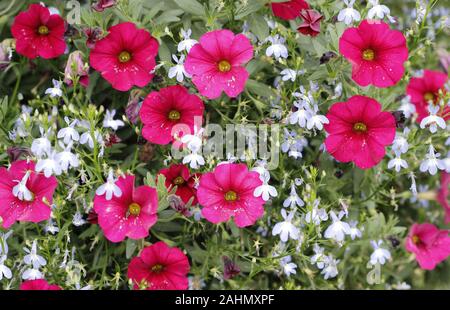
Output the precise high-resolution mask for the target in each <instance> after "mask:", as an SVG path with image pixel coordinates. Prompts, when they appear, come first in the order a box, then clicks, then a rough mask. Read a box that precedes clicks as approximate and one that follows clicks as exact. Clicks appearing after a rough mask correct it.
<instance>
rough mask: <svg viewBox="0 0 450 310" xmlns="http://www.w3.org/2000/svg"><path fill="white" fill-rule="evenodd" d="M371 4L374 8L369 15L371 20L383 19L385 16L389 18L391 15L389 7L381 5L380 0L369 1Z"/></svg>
mask: <svg viewBox="0 0 450 310" xmlns="http://www.w3.org/2000/svg"><path fill="white" fill-rule="evenodd" d="M369 3H370V5H371V6H372V8H371V9H370V10H369V12H368V13H367V17H368V18H369V19H374V18H375V17H377V18H379V19H383V18H384V16H387V17H388V16H389V14H390V13H391V10H390V9H389V8H388V7H387V6H385V5H382V4H380V3H379V0H369Z"/></svg>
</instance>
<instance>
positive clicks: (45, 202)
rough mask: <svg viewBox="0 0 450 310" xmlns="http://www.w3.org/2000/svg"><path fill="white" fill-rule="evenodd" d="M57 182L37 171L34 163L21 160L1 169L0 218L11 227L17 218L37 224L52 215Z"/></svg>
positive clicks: (4, 224)
mask: <svg viewBox="0 0 450 310" xmlns="http://www.w3.org/2000/svg"><path fill="white" fill-rule="evenodd" d="M57 186H58V181H57V180H56V178H55V177H53V176H51V177H49V178H46V177H45V176H44V175H43V174H41V173H37V172H36V170H35V163H34V162H32V161H29V162H27V161H26V160H18V161H15V162H13V163H12V164H11V167H10V168H9V170H7V169H6V168H4V167H1V168H0V217H1V218H2V219H3V223H2V226H3V227H4V228H9V227H11V225H13V224H14V222H16V221H20V222H33V223H38V222H41V221H45V220H48V219H49V218H50V213H51V208H50V205H51V204H52V201H53V193H54V191H55V189H56V187H57Z"/></svg>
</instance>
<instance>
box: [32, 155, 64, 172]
mask: <svg viewBox="0 0 450 310" xmlns="http://www.w3.org/2000/svg"><path fill="white" fill-rule="evenodd" d="M41 171H44V175H45V177H46V178H49V177H50V176H51V175H52V174H55V175H60V174H61V173H62V169H61V166H60V165H59V163H58V160H57V159H56V151H55V150H52V151H51V152H50V153H47V158H41V159H39V160H38V161H37V163H36V172H41Z"/></svg>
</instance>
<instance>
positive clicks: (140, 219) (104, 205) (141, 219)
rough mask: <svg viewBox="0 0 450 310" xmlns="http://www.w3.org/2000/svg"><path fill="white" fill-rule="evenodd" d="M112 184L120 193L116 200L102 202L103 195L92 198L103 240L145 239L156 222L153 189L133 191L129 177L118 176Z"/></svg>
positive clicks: (155, 200) (135, 189) (141, 188)
mask: <svg viewBox="0 0 450 310" xmlns="http://www.w3.org/2000/svg"><path fill="white" fill-rule="evenodd" d="M115 185H117V186H118V187H119V188H120V189H121V191H122V195H121V196H120V197H116V196H113V197H112V198H111V200H106V197H105V195H101V196H99V195H96V196H95V198H94V210H95V212H96V213H97V215H98V224H99V225H100V227H101V228H102V229H103V233H104V234H105V237H106V238H107V239H108V240H110V241H112V242H120V241H123V240H124V239H125V237H128V238H131V239H142V238H145V237H147V236H148V235H149V232H148V231H149V229H150V227H152V226H153V225H154V224H155V223H156V220H157V215H156V213H157V211H158V195H157V193H156V190H155V189H154V188H152V187H150V186H145V185H144V186H139V187H137V188H135V187H134V176H133V175H126V176H123V177H120V178H119V179H118V180H117V181H116V182H115Z"/></svg>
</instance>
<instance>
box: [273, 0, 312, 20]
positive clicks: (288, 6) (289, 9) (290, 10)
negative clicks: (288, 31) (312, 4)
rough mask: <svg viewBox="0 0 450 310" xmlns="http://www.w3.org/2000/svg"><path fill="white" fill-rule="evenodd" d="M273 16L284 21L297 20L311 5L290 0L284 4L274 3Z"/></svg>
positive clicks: (297, 0) (303, 0)
mask: <svg viewBox="0 0 450 310" xmlns="http://www.w3.org/2000/svg"><path fill="white" fill-rule="evenodd" d="M270 5H271V6H272V12H273V15H275V16H276V17H279V18H281V19H284V20H291V19H296V18H297V17H299V16H300V12H301V11H302V10H305V9H309V4H308V2H306V1H305V0H288V1H284V2H272V3H271V4H270Z"/></svg>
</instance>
